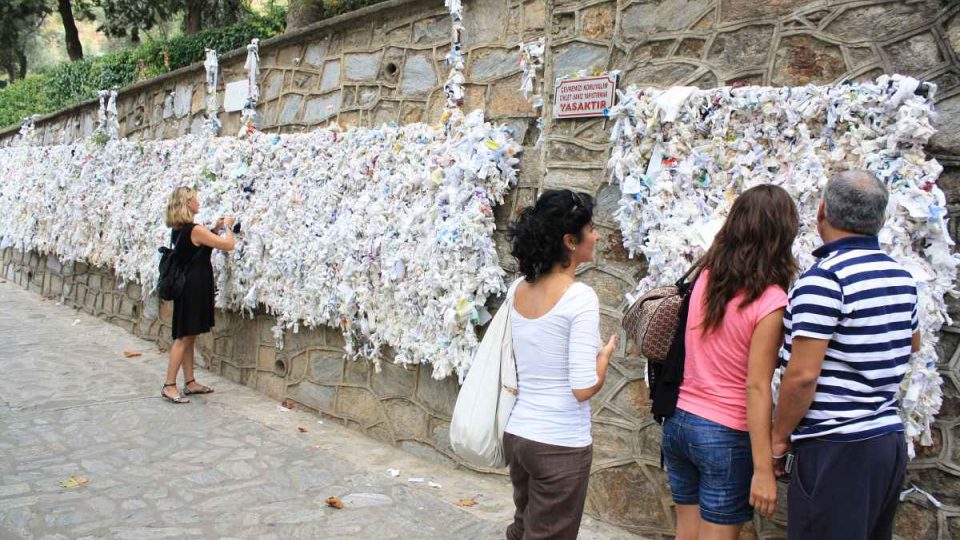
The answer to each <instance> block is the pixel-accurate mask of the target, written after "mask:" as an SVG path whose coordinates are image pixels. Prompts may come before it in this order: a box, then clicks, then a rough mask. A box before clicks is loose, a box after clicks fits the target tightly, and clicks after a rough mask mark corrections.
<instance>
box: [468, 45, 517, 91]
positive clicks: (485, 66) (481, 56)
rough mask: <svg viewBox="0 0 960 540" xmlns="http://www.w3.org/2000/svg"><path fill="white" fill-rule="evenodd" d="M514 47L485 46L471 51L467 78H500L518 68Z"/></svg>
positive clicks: (485, 79)
mask: <svg viewBox="0 0 960 540" xmlns="http://www.w3.org/2000/svg"><path fill="white" fill-rule="evenodd" d="M517 54H518V53H517V50H516V48H509V49H508V48H500V47H485V48H482V49H477V50H474V51H471V53H470V65H469V67H468V69H467V79H468V80H469V81H471V82H481V81H492V80H496V79H502V78H503V77H506V76H508V75H511V74H513V73H516V72H518V71H519V70H520V67H519V65H518V64H517Z"/></svg>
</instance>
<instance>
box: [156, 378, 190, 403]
mask: <svg viewBox="0 0 960 540" xmlns="http://www.w3.org/2000/svg"><path fill="white" fill-rule="evenodd" d="M170 386H173V387H176V386H177V383H170V384H165V385H163V388H167V387H170ZM160 397H162V398H163V399H165V400H167V401H169V402H170V403H176V404H177V405H180V404H182V403H190V400H189V399H186V398H184V397H183V396H182V395H177V396H176V397H170V396H168V395H167V393H166V392H164V391H163V389H160Z"/></svg>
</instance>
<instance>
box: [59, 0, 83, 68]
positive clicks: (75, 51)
mask: <svg viewBox="0 0 960 540" xmlns="http://www.w3.org/2000/svg"><path fill="white" fill-rule="evenodd" d="M57 11H59V12H60V18H61V19H63V32H64V37H65V38H66V41H67V54H68V55H70V61H71V62H76V61H77V60H83V46H82V45H81V44H80V33H79V32H78V31H77V23H76V21H74V20H73V8H72V7H70V0H57Z"/></svg>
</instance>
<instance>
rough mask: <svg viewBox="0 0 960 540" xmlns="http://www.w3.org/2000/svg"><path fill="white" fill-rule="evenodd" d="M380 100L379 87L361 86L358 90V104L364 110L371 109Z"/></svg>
mask: <svg viewBox="0 0 960 540" xmlns="http://www.w3.org/2000/svg"><path fill="white" fill-rule="evenodd" d="M379 100H380V87H379V86H360V87H357V90H356V104H357V105H359V106H360V107H362V108H364V109H369V108H370V107H373V106H374V105H376V104H377V101H379Z"/></svg>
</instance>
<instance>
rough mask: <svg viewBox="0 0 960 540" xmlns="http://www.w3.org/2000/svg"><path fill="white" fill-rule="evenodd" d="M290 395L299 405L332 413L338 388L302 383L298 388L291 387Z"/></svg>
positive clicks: (308, 382)
mask: <svg viewBox="0 0 960 540" xmlns="http://www.w3.org/2000/svg"><path fill="white" fill-rule="evenodd" d="M288 395H289V396H290V398H291V399H293V400H294V401H296V402H297V403H300V404H301V405H305V406H307V407H310V408H311V409H314V410H317V411H324V412H332V411H333V409H334V404H335V402H336V398H337V387H336V386H326V385H320V384H314V383H312V382H310V381H300V382H299V383H298V384H297V385H296V386H292V387H290V391H289V393H288Z"/></svg>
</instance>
